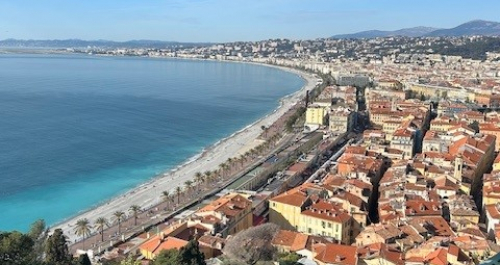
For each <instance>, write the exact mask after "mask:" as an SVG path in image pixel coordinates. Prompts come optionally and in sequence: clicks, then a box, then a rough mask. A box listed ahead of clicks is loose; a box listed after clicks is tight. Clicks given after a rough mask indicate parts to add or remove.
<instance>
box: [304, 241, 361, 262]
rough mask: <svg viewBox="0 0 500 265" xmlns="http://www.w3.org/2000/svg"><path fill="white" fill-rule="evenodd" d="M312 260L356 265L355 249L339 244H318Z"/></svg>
mask: <svg viewBox="0 0 500 265" xmlns="http://www.w3.org/2000/svg"><path fill="white" fill-rule="evenodd" d="M318 245H319V246H317V247H316V249H317V251H316V253H317V254H316V256H315V257H314V259H316V260H319V261H321V262H323V263H327V264H328V263H330V264H347V265H356V264H357V261H358V257H357V254H356V247H353V246H346V245H339V244H332V243H326V244H318Z"/></svg>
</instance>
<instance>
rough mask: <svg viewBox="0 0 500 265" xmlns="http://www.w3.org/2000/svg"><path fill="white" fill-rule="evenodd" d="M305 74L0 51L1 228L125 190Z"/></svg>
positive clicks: (56, 215)
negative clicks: (5, 52)
mask: <svg viewBox="0 0 500 265" xmlns="http://www.w3.org/2000/svg"><path fill="white" fill-rule="evenodd" d="M303 84H304V81H303V80H302V79H301V78H299V77H298V76H295V75H293V74H290V73H286V72H283V71H280V70H277V69H273V68H269V67H263V66H256V65H249V64H238V63H223V62H210V61H187V60H175V59H152V58H131V57H126V58H118V57H96V56H87V55H81V56H78V55H26V54H22V55H21V54H10V55H0V230H12V229H17V230H21V231H26V230H27V229H28V226H29V224H30V223H31V222H33V221H34V220H36V219H38V218H43V219H45V220H46V221H47V223H49V224H55V223H57V222H59V221H62V220H63V219H65V218H67V217H70V216H72V215H75V214H77V213H78V212H80V211H82V210H85V209H87V208H89V207H92V206H95V205H97V204H98V203H100V202H103V201H105V200H107V199H110V198H112V197H113V196H116V195H118V194H120V193H122V192H124V191H126V190H128V189H131V188H133V187H135V186H137V185H139V184H141V183H143V182H145V181H147V180H148V179H150V178H152V177H153V176H155V175H157V174H159V173H161V172H164V171H166V170H169V169H172V168H174V167H175V166H177V165H179V164H181V163H183V162H185V161H186V160H188V159H189V158H191V157H193V156H195V155H196V154H198V153H199V152H201V151H202V150H203V148H204V147H207V146H209V145H212V144H214V143H216V142H217V141H218V140H220V139H222V138H225V137H227V136H229V135H231V134H232V133H234V132H235V131H237V130H239V129H242V128H243V127H245V126H246V125H248V124H250V123H252V122H254V121H256V120H257V119H259V118H260V117H262V116H264V115H265V114H268V113H270V112H272V111H273V109H275V108H276V107H277V106H278V100H279V99H280V98H281V97H283V96H285V95H287V94H290V93H292V92H294V91H296V90H298V89H299V88H300V87H302V85H303Z"/></svg>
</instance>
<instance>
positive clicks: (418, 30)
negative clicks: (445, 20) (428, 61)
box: [332, 27, 438, 39]
mask: <svg viewBox="0 0 500 265" xmlns="http://www.w3.org/2000/svg"><path fill="white" fill-rule="evenodd" d="M435 30H438V29H437V28H430V27H414V28H406V29H400V30H394V31H382V30H368V31H361V32H357V33H353V34H339V35H335V36H332V38H334V39H361V38H377V37H390V36H406V37H420V36H424V35H426V34H428V33H430V32H433V31H435Z"/></svg>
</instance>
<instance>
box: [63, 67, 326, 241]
mask: <svg viewBox="0 0 500 265" xmlns="http://www.w3.org/2000/svg"><path fill="white" fill-rule="evenodd" d="M266 66H270V67H277V68H280V69H282V70H284V71H288V72H291V73H293V74H296V75H299V76H301V77H302V78H303V79H304V80H306V84H305V85H304V86H303V87H302V88H301V89H300V90H299V91H297V92H295V93H293V94H291V95H288V96H286V97H284V98H282V99H281V100H280V103H281V106H280V107H279V108H278V109H276V110H275V111H274V112H272V113H271V114H269V115H267V116H265V117H264V118H262V119H260V120H258V121H256V122H255V123H253V124H252V125H250V126H248V127H246V128H244V129H242V130H241V131H239V132H237V133H235V134H233V135H232V136H230V137H228V138H226V139H224V140H222V141H221V142H219V143H218V144H217V145H215V146H213V147H211V148H209V149H208V150H206V151H205V152H204V153H203V154H201V155H200V157H199V158H198V159H196V160H194V161H192V162H190V163H186V164H184V165H183V166H181V167H179V168H176V169H174V170H172V171H170V172H167V173H164V174H162V176H160V177H157V178H154V179H152V180H151V181H149V182H147V183H145V184H142V185H140V186H138V187H136V188H134V189H132V190H130V191H128V192H126V193H125V194H122V195H119V196H117V197H115V198H113V199H111V200H109V201H108V202H106V203H104V204H102V205H99V206H97V207H95V208H93V209H90V210H88V211H86V212H83V213H81V214H79V215H77V216H75V217H72V218H70V219H68V220H66V221H63V222H62V223H60V224H58V225H56V226H55V228H62V229H63V230H64V234H65V235H67V236H68V238H69V242H74V240H75V239H77V238H76V236H75V234H74V231H73V230H74V228H73V226H74V224H75V223H76V221H77V220H78V219H81V218H87V219H88V220H89V221H90V222H91V224H93V222H94V220H96V219H97V218H98V217H106V218H108V220H109V219H111V216H112V214H113V213H114V212H116V211H124V212H125V213H127V214H128V209H129V208H130V206H131V205H134V204H136V205H139V206H141V207H144V208H149V207H151V206H152V205H153V204H156V203H158V202H160V200H161V193H162V191H164V190H169V191H170V192H171V193H172V194H173V193H174V189H175V188H176V187H177V186H181V187H183V186H184V182H185V181H186V180H193V178H194V175H195V173H196V172H205V171H207V170H215V169H218V167H219V165H220V164H221V163H223V162H225V161H226V160H227V159H228V158H230V157H235V156H237V155H238V154H241V153H242V152H244V151H245V150H248V149H251V148H252V147H253V146H254V145H255V141H256V138H257V137H258V136H259V135H260V134H261V132H262V129H261V126H262V125H264V126H266V127H267V126H270V125H272V124H273V123H274V121H276V120H277V119H278V118H279V117H281V116H282V115H283V114H284V113H285V112H286V111H287V110H288V109H290V108H291V107H292V106H293V105H294V104H295V103H296V102H297V101H299V100H300V99H301V98H302V97H304V96H305V91H306V90H311V89H313V88H314V86H315V85H316V81H317V78H315V77H314V76H313V75H311V74H308V73H305V72H302V71H298V70H295V69H290V68H285V67H278V66H272V65H266Z"/></svg>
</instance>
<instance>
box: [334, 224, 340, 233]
mask: <svg viewBox="0 0 500 265" xmlns="http://www.w3.org/2000/svg"><path fill="white" fill-rule="evenodd" d="M339 226H340V225H339V224H335V232H338V231H339Z"/></svg>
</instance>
